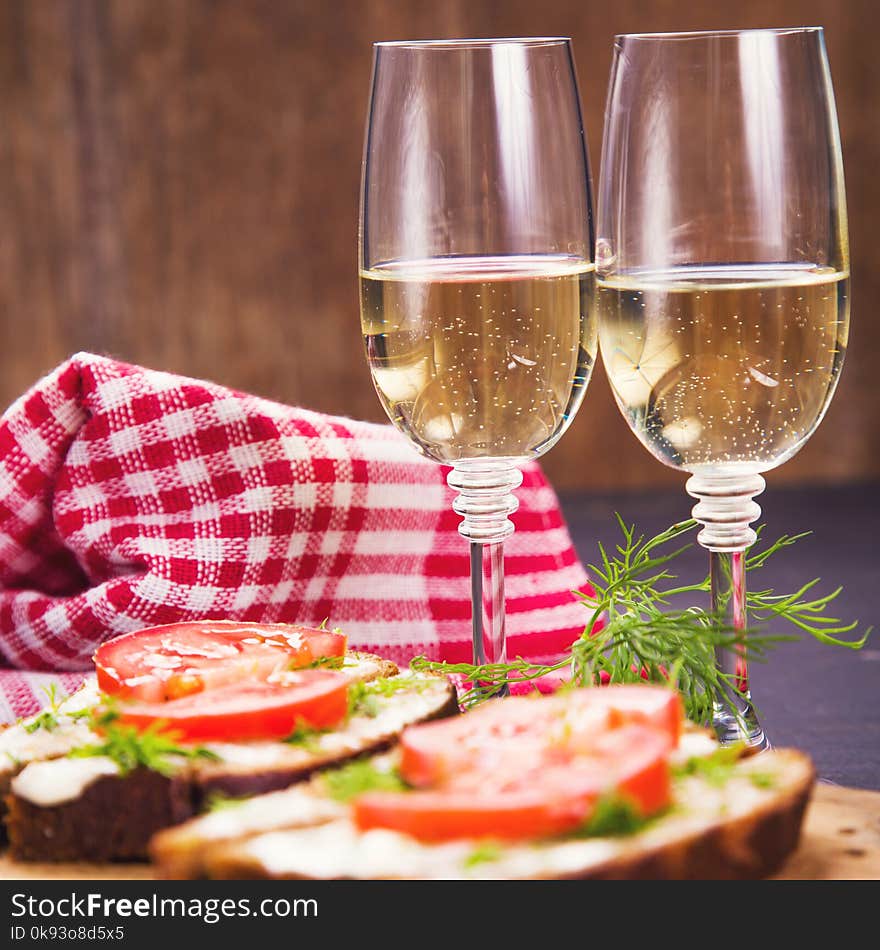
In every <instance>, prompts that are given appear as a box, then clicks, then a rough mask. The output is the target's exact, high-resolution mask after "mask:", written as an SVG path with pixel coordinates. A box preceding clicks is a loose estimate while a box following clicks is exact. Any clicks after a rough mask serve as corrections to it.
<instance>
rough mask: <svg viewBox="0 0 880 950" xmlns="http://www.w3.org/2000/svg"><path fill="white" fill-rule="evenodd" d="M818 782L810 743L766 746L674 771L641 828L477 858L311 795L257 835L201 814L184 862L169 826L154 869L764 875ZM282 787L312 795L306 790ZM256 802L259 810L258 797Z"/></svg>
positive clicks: (285, 874)
mask: <svg viewBox="0 0 880 950" xmlns="http://www.w3.org/2000/svg"><path fill="white" fill-rule="evenodd" d="M813 782H814V771H813V766H812V763H811V762H810V760H809V759H808V758H807V757H806V756H805V755H803V754H802V753H800V752H796V751H794V750H785V749H784V750H778V751H772V752H767V753H764V754H762V755H760V756H756V757H749V758H744V759H742V760H741V761H739V762H738V763H737V764H736V766H735V767H734V770H733V774H732V777H731V778H730V779H729V780H728V781H727V782H726V783H724V785H723V786H722V787H718V786H716V785H715V784H713V783H712V782H709V781H707V780H706V779H705V778H702V777H699V776H698V775H697V776H691V777H687V778H682V779H679V780H677V781H676V790H675V805H674V807H673V809H672V810H671V811H670V812H669V814H667V815H665V816H664V817H662V818H659V819H657V820H656V821H654V822H652V823H651V824H649V825H648V826H647V827H646V828H644V829H643V830H642V831H640V832H639V833H637V834H635V835H631V836H627V837H606V838H589V839H569V840H559V841H553V842H536V843H528V844H525V845H522V844H520V845H508V846H504V847H501V848H499V850H498V853H497V856H491V855H490V858H491V859H489V860H481V861H479V862H477V863H473V862H472V860H471V857H472V856H473V855H474V853H475V848H477V847H478V844H479V843H478V842H474V841H471V842H467V841H457V842H450V843H447V844H441V845H427V844H422V843H420V842H417V841H415V840H414V839H411V838H408V837H406V836H403V835H399V834H397V833H395V832H390V831H371V832H367V833H362V832H359V831H358V830H357V829H356V828H355V827H354V826H353V825H352V824H351V822H350V821H349V819H348V818H347V817H345V816H343V817H333V815H334V812H333V811H332V810H330V809H328V810H325V812H324V813H323V814H322V813H319V811H318V806H317V805H313V806H309V805H308V804H307V803H306V801H305V800H304V801H303V805H302V809H303V815H301V816H300V817H299V819H298V820H297V821H295V822H293V824H291V823H290V822H289V823H288V826H287V827H286V828H284V826H283V824H281V823H277V824H276V825H275V827H276V829H278V828H280V829H281V830H275V831H268V830H265V829H266V826H267V824H268V822H267V821H266V820H264V821H263V822H262V827H261V829H260V833H253V832H254V831H255V830H256V828H255V827H254V824H255V822H253V821H252V822H251V827H250V828H249V829H247V830H246V833H245V835H244V836H243V837H237V838H233V837H230V836H229V834H228V833H227V836H226V839H225V840H224V838H223V836H222V835H215V836H214V840H212V839H211V836H210V835H208V834H204V833H203V834H199V833H198V832H199V829H198V827H197V826H198V824H199V821H196V822H193V823H191V825H190V826H183V828H182V829H180V831H181V832H182V831H183V829H187V832H188V838H189V840H188V841H187V847H188V849H189V852H190V854H189V857H188V860H187V861H179V860H178V861H176V862H175V856H176V857H177V858H179V857H180V856H181V854H182V853H183V852H182V849H181V848H180V847H178V848H177V849H176V851H175V848H174V847H172V845H173V844H174V839H173V837H172V834H173V833H172V832H169V833H167V834H166V835H163V836H160V837H159V838H157V839H156V840H155V841H154V843H153V845H152V846H151V850H152V854H153V857H154V860H155V861H156V862H157V875H158V876H163V875H168V876H173V875H175V874H176V875H178V876H181V875H182V874H183V873H185V874H186V876H203V877H211V878H218V879H220V878H232V879H243V878H293V879H309V878H312V879H315V878H322V879H327V878H330V879H351V878H374V879H377V878H378V879H387V878H470V879H475V878H488V879H502V878H503V879H508V878H526V879H528V878H531V879H536V878H555V879H563V878H569V879H609V878H620V879H623V878H626V879H635V878H664V879H677V880H683V879H684V880H686V879H707V878H712V879H725V878H757V877H764V876H766V875H768V874H771V873H773V872H774V871H775V870H777V869H778V867H779V866H780V865H781V864H782V862H783V861H784V860H785V858H786V857H787V856H788V855H789V854H790V853H791V852H792V851H793V850H794V849H795V848H796V847H797V842H798V838H799V834H800V829H801V824H802V821H803V816H804V811H805V809H806V806H807V802H808V800H809V796H810V792H811V790H812V787H813ZM280 794H285V795H287V796H293V795H296V796H298V797H300V798H302V797H303V796H308V795H309V794H312V795H313V796H314V792H311V791H308V790H305V789H299V788H297V789H290V790H289V791H288V792H287V793H280ZM258 801H259V800H258ZM262 801H263V802H264V803H265V804H267V805H268V804H270V803H269V800H268V798H266V799H263V800H262ZM276 807H277V803H276ZM309 807H312V808H314V810H315V814H314V820H309V818H308V814H307V812H308V808H309ZM252 808H253V810H254V811H253V813H254V814H256V812H257V808H258V806H257V805H256V804H254V805H253V806H252ZM288 810H289V811H291V806H290V803H288ZM336 813H337V814H338V811H337V812H336ZM343 814H344V810H343ZM288 818H289V816H288ZM200 821H202V822H204V821H205V819H201V820H200ZM245 824H246V823H245ZM203 827H204V826H203ZM242 830H245V829H244V828H243V829H242ZM198 839H200V843H199V841H198ZM177 841H178V842H180V841H181V838H180V837H178V838H177Z"/></svg>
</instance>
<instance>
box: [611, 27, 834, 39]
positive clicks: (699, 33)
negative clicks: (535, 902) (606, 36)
mask: <svg viewBox="0 0 880 950" xmlns="http://www.w3.org/2000/svg"><path fill="white" fill-rule="evenodd" d="M823 31H824V27H821V26H767V27H757V28H755V29H749V30H688V31H685V32H682V33H617V34H616V35H615V37H614V39H616V40H654V39H656V40H690V39H703V38H708V37H712V36H718V37H721V36H748V35H750V34H755V33H769V34H771V35H772V36H787V35H789V34H795V33H822V32H823Z"/></svg>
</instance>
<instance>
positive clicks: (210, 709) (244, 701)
mask: <svg viewBox="0 0 880 950" xmlns="http://www.w3.org/2000/svg"><path fill="white" fill-rule="evenodd" d="M114 711H115V712H117V713H118V718H116V719H114V723H118V724H120V725H123V726H133V727H134V728H135V729H137V730H138V731H143V730H145V729H147V728H149V727H151V726H154V727H158V728H159V729H160V730H161V731H163V732H167V733H168V734H170V735H173V736H175V737H176V738H177V739H180V740H181V741H184V742H207V741H224V740H225V741H238V740H249V739H284V738H286V737H287V736H289V735H290V734H291V733H292V732H293V731H294V730H295V729H297V728H301V727H307V728H311V729H330V728H332V727H333V726H336V725H338V724H339V723H340V722H342V721H343V720H344V719H345V717H346V715H347V714H348V680H347V678H346V677H345V676H343V675H342V674H341V673H335V672H333V671H332V670H298V671H295V672H290V673H285V674H284V675H283V682H278V683H272V682H265V681H260V680H244V681H242V682H238V683H226V684H224V685H222V686H217V687H216V688H214V689H212V690H211V691H210V692H204V693H195V694H193V695H190V696H183V697H181V698H180V699H172V700H167V701H164V702H161V701H160V702H140V701H133V702H122V703H119V704H118V706H117V707H114Z"/></svg>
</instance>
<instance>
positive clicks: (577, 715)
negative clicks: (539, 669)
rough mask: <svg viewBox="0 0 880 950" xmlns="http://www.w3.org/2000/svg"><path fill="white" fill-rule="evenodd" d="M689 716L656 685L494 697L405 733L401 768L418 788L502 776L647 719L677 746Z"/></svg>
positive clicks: (560, 756)
mask: <svg viewBox="0 0 880 950" xmlns="http://www.w3.org/2000/svg"><path fill="white" fill-rule="evenodd" d="M682 719H683V712H682V705H681V699H680V697H679V696H678V694H677V693H676V692H675V691H674V690H670V689H665V688H663V687H656V686H647V685H645V686H641V685H638V686H605V687H596V688H590V689H576V690H568V691H566V692H564V693H559V694H556V695H554V696H548V697H541V698H539V697H527V696H521V697H520V696H518V697H511V698H508V699H505V700H503V701H493V702H487V703H485V704H484V705H482V706H480V707H479V708H478V709H475V710H473V711H471V712H469V713H467V714H466V715H464V716H460V717H457V718H454V719H445V720H440V721H438V722H434V723H428V724H426V725H423V726H418V727H413V728H410V729H407V730H405V731H404V733H403V736H402V738H401V743H400V749H401V759H400V772H401V776H402V777H403V779H404V780H405V781H406V782H407V783H409V784H410V785H413V786H415V787H417V788H427V787H432V786H435V785H438V784H440V783H442V782H444V781H447V780H450V779H452V778H454V777H455V776H460V775H462V774H467V773H472V774H473V773H477V772H479V773H487V774H493V773H497V772H498V771H499V769H502V770H503V769H504V767H505V762H506V761H507V760H512V761H513V763H514V765H515V764H516V763H517V762H519V763H522V762H527V761H529V760H530V759H534V758H535V756H536V755H537V756H540V757H541V758H542V759H547V760H559V761H565V760H566V759H568V758H570V757H571V756H573V755H576V754H579V753H584V754H589V753H590V751H591V749H592V747H593V745H594V744H595V741H596V737H597V736H602V735H604V734H605V733H606V732H608V730H610V729H616V728H618V727H621V726H624V725H627V724H630V723H632V724H640V725H644V726H649V727H650V728H651V729H653V730H655V731H656V732H658V733H659V734H660V735H663V736H665V737H666V741H667V746H668V748H669V749H671V748H674V747H675V746H676V745H677V744H678V739H679V735H680V733H681V724H682Z"/></svg>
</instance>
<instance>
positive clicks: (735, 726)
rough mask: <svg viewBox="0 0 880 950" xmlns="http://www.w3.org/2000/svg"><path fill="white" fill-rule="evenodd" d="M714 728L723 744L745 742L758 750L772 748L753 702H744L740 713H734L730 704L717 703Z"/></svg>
mask: <svg viewBox="0 0 880 950" xmlns="http://www.w3.org/2000/svg"><path fill="white" fill-rule="evenodd" d="M712 728H713V729H714V730H715V735H716V736H717V737H718V741H719V742H720V743H721V745H736V744H739V743H743V744H744V745H746V746H748V747H749V748H750V749H754V750H755V751H756V752H764V751H766V750H767V749H769V748H771V746H770V740H769V739H768V738H767V734H766V733H765V732H764V728H763V726H762V725H761V723H760V722H759V721H758V717H757V715H756V714H755V710H754V709H753V708H752V705H751V703H745V704H743V706H742V708H741V710H740V711H739V712H738V713H734V712H733V711H732V710H731V709H730V707H729V706H722V705H720V704H718V703H716V705H715V711H714V714H713V716H712Z"/></svg>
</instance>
